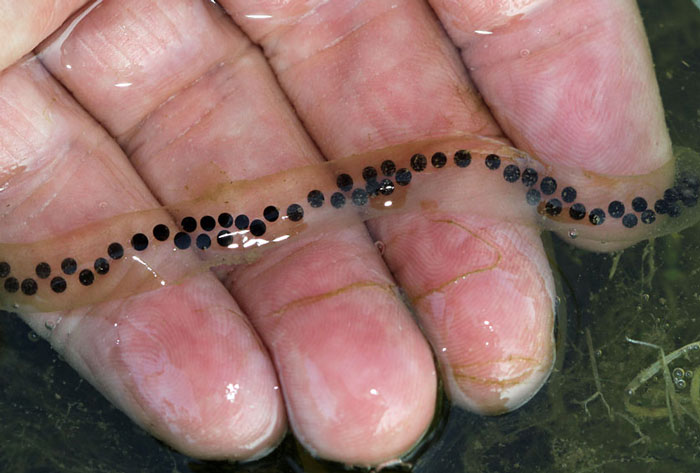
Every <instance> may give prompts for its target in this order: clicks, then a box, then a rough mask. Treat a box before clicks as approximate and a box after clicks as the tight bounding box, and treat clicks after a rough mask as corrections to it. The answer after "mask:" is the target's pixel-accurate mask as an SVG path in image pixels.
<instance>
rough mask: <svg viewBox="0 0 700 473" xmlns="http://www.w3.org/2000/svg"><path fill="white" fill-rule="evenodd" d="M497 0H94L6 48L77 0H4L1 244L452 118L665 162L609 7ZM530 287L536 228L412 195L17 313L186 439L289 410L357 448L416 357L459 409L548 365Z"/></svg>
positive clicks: (539, 267) (396, 412)
mask: <svg viewBox="0 0 700 473" xmlns="http://www.w3.org/2000/svg"><path fill="white" fill-rule="evenodd" d="M39 3H41V2H39ZM505 3H507V2H500V3H496V4H494V2H486V1H483V2H482V1H476V2H475V1H466V0H464V1H460V2H454V1H441V0H433V1H432V2H431V6H432V8H433V9H434V10H431V9H430V7H429V6H428V5H427V4H423V3H421V2H418V1H413V0H404V1H399V2H396V1H392V2H389V1H384V0H378V1H364V2H363V1H359V0H356V1H338V2H321V1H313V2H277V1H259V0H255V1H253V0H229V1H222V2H221V8H220V7H218V6H215V5H212V4H211V3H209V2H203V1H198V0H193V1H178V2H169V3H168V5H167V6H165V5H164V4H162V3H144V2H136V1H126V2H113V1H106V2H103V3H101V4H99V5H98V6H96V7H94V8H91V9H89V10H88V9H84V10H82V11H80V12H78V13H77V14H76V17H75V18H76V19H77V18H80V21H79V22H78V21H74V22H71V21H69V22H68V23H67V24H66V26H65V27H64V28H62V29H59V30H58V31H57V32H56V33H55V34H54V35H52V36H51V37H49V38H47V39H46V40H45V41H44V42H43V43H42V44H41V45H40V46H39V47H38V48H37V49H36V50H35V52H34V53H31V54H30V56H29V57H27V58H25V59H24V61H23V62H21V63H18V64H15V65H10V64H11V63H13V61H15V60H16V59H18V58H19V57H20V56H21V55H22V54H24V53H26V52H27V51H29V50H30V49H31V48H32V47H34V46H35V44H36V43H37V42H38V41H40V40H42V39H43V38H44V36H46V35H47V34H48V33H49V32H50V31H51V30H52V29H54V28H57V27H58V26H59V23H61V21H60V20H61V19H64V18H66V17H67V16H68V15H70V14H71V12H72V9H73V8H77V7H78V6H79V4H80V2H74V4H72V5H70V4H68V3H65V2H64V3H63V4H62V5H61V6H60V7H55V8H59V9H60V8H66V10H56V9H54V10H52V13H53V14H52V15H48V14H47V13H46V12H43V14H38V13H37V14H35V13H32V12H24V14H20V13H22V12H20V11H19V10H17V8H15V10H17V11H16V14H17V15H18V17H17V20H16V21H15V22H14V23H13V22H9V23H8V24H9V25H11V26H12V27H16V28H18V30H17V31H19V30H20V29H21V30H22V31H23V35H19V33H17V36H16V37H17V40H16V42H14V43H12V45H13V46H12V47H10V48H8V51H10V52H4V53H3V54H5V56H3V58H2V59H3V61H4V63H3V65H6V66H7V68H6V69H5V71H4V72H3V73H2V76H0V110H1V111H2V113H0V143H1V144H2V146H0V150H1V151H0V163H1V166H2V175H3V176H4V177H5V180H6V181H8V182H10V185H8V186H6V187H7V188H6V189H5V190H4V191H3V193H2V196H1V197H0V199H1V200H2V202H1V203H2V205H3V208H4V209H5V211H4V213H3V216H2V225H1V226H0V238H1V240H2V242H24V241H27V240H30V241H33V240H39V239H43V238H50V237H51V236H53V235H57V234H61V233H63V232H66V231H69V230H71V229H73V228H76V227H79V226H82V225H84V224H86V223H87V222H90V221H93V220H97V219H100V218H110V217H113V216H117V215H120V214H124V213H126V212H133V211H138V210H142V209H151V208H154V207H157V206H158V205H159V204H164V205H168V204H173V203H177V202H180V201H183V200H186V199H189V198H193V197H196V196H198V195H200V194H202V193H205V192H206V191H207V190H208V189H210V188H211V187H212V186H214V185H215V184H216V183H219V182H222V181H225V180H240V179H248V178H256V177H259V176H264V175H267V174H271V173H273V172H278V171H281V170H284V169H291V168H297V167H300V166H303V165H307V164H313V163H317V162H320V161H322V160H323V159H329V160H333V159H338V158H343V157H345V156H349V155H353V154H362V153H365V152H368V151H372V150H376V149H380V148H385V147H387V146H392V145H400V144H402V143H405V142H413V141H416V140H421V139H426V138H434V137H441V136H447V135H454V134H458V133H471V134H478V135H482V136H488V137H494V138H500V139H503V140H508V139H509V140H510V142H511V143H512V144H514V145H515V146H517V147H519V148H522V149H524V150H526V151H528V152H530V153H532V154H533V155H537V156H538V157H539V159H541V160H542V161H544V162H545V163H550V164H552V165H553V166H555V167H556V166H557V165H565V166H568V167H576V168H579V169H581V170H582V171H593V172H596V173H605V174H617V175H636V174H646V173H648V172H651V171H654V170H656V169H658V168H660V167H662V166H663V165H664V164H666V163H667V162H668V160H669V159H670V158H671V151H670V143H669V140H668V136H667V133H666V130H665V126H664V123H663V111H662V109H661V104H660V100H659V97H658V91H657V86H656V83H655V81H654V76H653V70H652V65H651V58H650V57H649V52H648V46H647V44H646V38H645V36H644V31H643V26H642V24H641V20H640V18H639V15H638V12H637V9H636V5H635V3H634V2H631V1H615V2H613V1H611V0H607V1H604V0H593V1H591V0H579V1H572V2H542V1H531V2H520V3H519V5H518V6H517V8H516V7H514V6H512V5H511V6H504V5H505ZM42 5H43V3H42ZM46 5H48V3H47V4H46ZM30 8H37V6H36V5H33V6H32V7H30ZM45 8H47V9H48V10H51V7H49V6H46V7H45ZM88 8H90V7H88ZM224 9H225V10H224ZM517 9H521V12H525V14H524V16H523V15H519V14H517V13H518V12H517V11H515V10H517ZM15 10H12V11H13V12H15ZM261 13H265V14H268V15H270V18H266V19H260V18H258V17H257V15H260V14H261ZM45 18H52V21H54V24H53V25H51V26H47V23H46V22H45V21H44V20H43V19H45ZM39 19H42V21H39ZM440 22H441V23H440ZM16 25H22V28H19V26H16ZM475 31H478V32H475ZM485 32H491V33H493V34H485ZM251 41H252V43H251ZM253 43H254V44H258V45H259V46H260V49H259V48H257V47H254V46H252V44H253ZM458 48H459V49H458ZM261 51H262V52H261ZM263 52H264V54H263ZM34 54H36V55H37V56H36V57H35V56H34ZM467 71H468V73H467ZM477 90H478V92H479V93H480V94H481V96H480V95H478V93H477ZM67 92H70V94H68V93H67ZM71 94H72V96H71ZM482 99H483V101H482ZM486 104H488V107H487V106H486ZM168 218H172V217H170V216H168V215H167V213H164V214H163V219H168ZM373 239H374V240H378V241H381V242H383V245H384V247H385V250H384V252H383V254H380V253H379V252H378V251H377V247H376V246H375V245H374V242H373ZM192 257H193V258H194V256H192ZM164 258H167V257H166V256H164ZM162 264H167V261H165V260H164V261H163V262H162ZM397 287H401V288H402V289H403V290H404V291H405V294H406V298H407V299H408V300H409V301H410V303H411V305H412V310H413V311H414V314H412V313H411V312H410V311H409V309H408V307H407V305H406V304H405V300H404V299H403V298H402V297H401V296H400V295H399V292H398V290H397ZM553 298H554V289H553V283H552V276H551V271H550V269H549V267H548V265H547V261H546V258H545V255H544V252H543V249H542V245H541V242H540V239H539V229H538V228H536V227H533V226H531V225H525V224H520V223H518V222H517V221H501V220H498V219H494V218H489V217H488V216H486V215H484V214H483V213H478V212H477V213H470V212H469V209H468V207H465V209H464V210H462V211H457V210H451V211H449V212H436V211H434V210H431V209H429V208H428V209H424V211H422V212H415V213H413V214H410V218H407V217H406V215H396V216H389V217H383V218H381V219H378V220H373V221H372V222H370V223H369V224H368V225H367V226H366V227H365V226H362V225H351V224H348V226H347V228H346V229H341V230H337V231H334V232H331V233H325V234H305V235H300V238H298V239H297V240H295V241H294V242H290V244H288V245H284V246H280V247H279V248H275V249H272V250H270V251H269V252H266V253H265V254H264V255H262V256H261V257H260V258H259V259H257V260H256V261H254V262H252V263H250V264H246V265H236V266H234V267H226V268H217V271H216V272H215V273H202V274H199V275H197V276H194V277H192V278H189V279H187V280H186V281H185V282H183V283H182V284H179V285H176V286H170V287H166V288H163V289H161V290H157V291H151V292H147V293H144V294H139V295H135V296H133V297H130V298H127V299H124V300H117V301H110V302H103V303H99V304H96V305H93V306H88V307H83V308H80V309H73V310H69V311H64V312H56V313H42V314H39V313H24V314H23V317H24V318H25V320H26V321H27V322H28V323H29V324H30V325H31V326H32V327H33V328H34V329H35V330H36V331H37V332H38V333H40V334H42V335H43V336H46V337H47V338H48V339H49V341H50V342H51V344H52V345H53V346H54V347H55V348H56V350H57V351H59V352H60V353H61V354H62V355H63V356H64V357H65V359H66V360H68V361H69V362H70V363H71V364H72V365H73V366H74V367H75V368H76V369H77V370H78V371H79V372H80V373H81V374H82V375H83V376H85V377H86V379H88V380H89V381H90V382H91V383H93V384H94V385H95V386H96V387H97V388H98V389H100V390H101V391H102V392H103V393H104V394H105V395H106V396H107V397H108V398H109V399H110V400H111V401H112V402H114V403H115V404H116V405H117V406H119V407H120V408H121V409H123V410H124V411H125V412H126V413H127V414H128V415H129V416H130V417H131V418H132V419H134V420H135V421H136V422H138V423H139V424H140V425H142V426H144V427H145V428H147V429H149V430H150V431H151V432H153V434H154V435H156V436H158V437H159V438H162V439H163V440H164V441H166V442H168V443H170V444H171V445H173V446H174V447H175V448H177V449H179V450H181V451H183V452H185V453H188V454H190V455H193V456H197V457H202V458H231V459H250V458H255V457H258V456H261V455H264V454H265V453H267V452H268V451H269V450H270V449H272V448H274V446H275V445H276V444H277V443H278V442H279V441H280V439H281V436H282V435H283V434H284V432H285V429H286V426H287V425H289V426H290V427H291V428H292V429H293V431H294V433H295V435H296V436H297V437H298V438H299V439H300V440H301V441H302V442H303V443H304V444H305V445H306V446H307V447H308V448H309V449H310V450H311V451H312V452H314V453H316V454H317V455H319V456H322V457H324V458H329V459H332V460H338V461H342V462H346V463H351V464H361V465H372V464H379V463H382V462H385V461H389V460H392V459H395V458H397V457H399V456H400V455H401V454H402V453H403V452H405V451H406V450H408V449H410V447H411V446H412V445H414V444H415V442H417V441H418V440H419V439H420V437H421V435H422V434H423V433H424V432H425V429H426V428H427V426H428V424H429V422H430V420H431V418H432V415H433V411H434V404H435V398H436V385H437V376H438V375H441V376H443V379H444V381H445V386H446V388H447V391H448V393H449V395H450V396H451V398H452V400H453V401H454V402H455V403H456V404H458V405H460V406H463V407H465V408H469V409H472V410H474V411H476V412H482V413H488V414H497V413H501V412H505V411H507V410H509V409H514V408H516V407H518V406H519V405H521V404H522V403H524V402H526V401H527V400H528V399H529V398H530V397H531V396H532V395H533V394H534V393H535V392H536V391H537V390H538V389H539V387H540V386H541V385H542V383H543V382H544V381H545V380H546V378H547V375H548V374H549V370H550V367H551V364H552V361H553V351H552V348H553V346H552V325H553V316H554V315H553ZM413 315H415V317H416V318H417V322H418V323H416V321H415V320H414V318H413ZM418 324H420V326H421V328H422V331H421V330H419V328H418ZM47 326H49V327H53V329H52V330H48V329H47V328H46V327H47ZM431 346H432V350H433V351H432V352H431ZM433 352H434V353H435V355H436V356H437V358H438V361H439V367H440V369H439V370H436V368H435V365H434V363H433Z"/></svg>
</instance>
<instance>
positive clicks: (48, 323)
mask: <svg viewBox="0 0 700 473" xmlns="http://www.w3.org/2000/svg"><path fill="white" fill-rule="evenodd" d="M44 327H46V330H48V331H49V332H50V331H51V330H53V329H54V328H55V327H56V324H55V323H54V322H53V321H51V320H47V321H46V322H44Z"/></svg>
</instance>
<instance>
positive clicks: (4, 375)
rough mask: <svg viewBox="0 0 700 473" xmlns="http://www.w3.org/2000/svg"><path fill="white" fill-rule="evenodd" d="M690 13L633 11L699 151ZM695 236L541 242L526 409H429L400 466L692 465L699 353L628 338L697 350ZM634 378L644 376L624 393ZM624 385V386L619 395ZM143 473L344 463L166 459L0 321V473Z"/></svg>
mask: <svg viewBox="0 0 700 473" xmlns="http://www.w3.org/2000/svg"><path fill="white" fill-rule="evenodd" d="M694 3H697V1H696V0H693V1H692V2H691V0H642V1H640V5H641V7H642V13H643V15H644V17H645V22H646V25H647V31H648V33H649V37H650V41H651V44H652V50H653V54H654V58H655V62H656V67H657V76H658V79H659V82H660V85H661V93H662V96H663V100H664V104H665V105H666V109H667V116H666V118H667V122H668V125H669V129H670V131H671V136H672V138H673V140H674V142H675V143H676V144H679V145H683V146H687V147H690V148H693V149H695V150H700V10H699V9H698V7H696V6H695V5H694ZM698 233H699V232H698V227H697V226H696V227H695V228H689V229H687V230H686V231H684V232H683V233H681V234H678V235H671V236H669V237H666V238H663V239H659V240H656V241H650V242H643V243H640V244H638V245H636V246H635V247H633V248H630V249H628V250H625V251H624V252H622V253H619V254H615V255H591V254H589V253H585V252H582V251H579V250H574V249H572V248H570V247H568V246H567V245H566V244H564V243H562V242H560V241H558V240H556V239H555V238H553V237H552V238H551V240H549V241H548V242H547V243H548V245H547V246H548V248H549V251H550V257H551V259H552V264H553V266H554V267H555V273H556V275H557V280H558V284H559V294H560V295H561V298H562V300H561V304H560V313H559V323H558V327H557V339H558V359H557V365H556V369H555V372H554V373H553V375H552V377H551V378H550V380H549V382H548V383H547V385H546V386H545V387H544V388H543V389H542V391H541V392H540V393H539V394H538V395H537V396H536V397H535V398H534V399H533V400H532V401H531V402H530V403H529V404H527V405H526V406H525V407H523V408H521V409H520V410H518V411H517V412H514V413H512V414H509V415H506V416H501V417H497V418H484V417H479V416H475V415H471V414H468V413H466V412H463V411H461V410H459V409H451V408H450V407H449V405H448V404H447V403H443V406H442V407H441V409H440V410H441V412H442V415H441V416H440V418H439V419H438V420H437V421H436V427H435V429H434V431H433V433H432V436H431V438H430V439H429V440H428V441H427V442H426V444H425V445H424V446H423V447H422V449H421V450H420V452H418V453H417V454H416V456H415V457H414V458H412V459H411V461H412V462H413V471H416V472H441V473H442V472H444V473H451V472H455V473H457V472H460V473H461V472H605V473H608V472H610V473H613V472H635V473H639V472H646V471H650V472H666V471H669V472H671V471H673V472H690V471H696V470H697V469H698V467H699V466H700V349H695V350H693V349H688V350H686V351H684V352H683V353H682V354H681V356H679V357H678V358H677V359H674V360H673V361H671V362H670V363H668V371H667V372H666V375H665V376H664V370H663V369H659V370H658V371H655V370H653V368H654V366H653V364H654V363H655V362H656V363H657V366H663V365H662V364H661V363H660V362H659V358H660V353H661V352H660V350H659V349H657V348H653V347H650V346H644V345H640V344H637V343H632V342H630V341H628V340H627V338H631V339H634V340H637V341H643V342H646V343H649V344H653V345H656V346H658V347H660V348H661V349H663V350H664V353H665V355H666V356H667V358H670V356H671V354H672V353H673V352H674V350H677V349H679V348H681V347H683V346H686V345H688V344H692V343H694V342H698V341H700V235H699V234H698ZM691 348H692V346H691ZM650 367H651V368H652V369H650ZM645 370H646V371H645ZM681 370H682V372H681ZM689 371H690V373H689ZM647 372H648V373H650V374H653V373H656V374H655V376H653V377H651V378H650V379H648V380H646V381H645V382H643V383H642V382H639V383H637V384H638V385H639V386H638V387H637V385H636V384H631V385H630V383H634V380H635V377H636V376H637V375H638V374H639V373H647ZM630 387H636V391H635V394H634V395H633V396H629V395H628V394H627V390H628V389H629V388H630ZM630 404H631V405H630ZM402 469H403V470H408V469H409V468H408V467H405V468H398V470H402ZM142 471H143V472H183V473H184V472H190V471H192V472H226V471H230V472H260V473H262V472H329V471H344V469H343V468H342V467H340V466H337V465H332V464H327V463H322V462H318V461H316V460H314V459H312V458H311V457H310V456H309V455H308V454H307V453H305V452H304V451H303V450H302V449H301V448H300V447H299V446H298V445H297V444H296V443H295V442H294V439H292V438H291V437H289V438H287V440H286V441H285V443H284V444H283V445H282V447H281V448H279V449H278V450H277V451H276V452H275V453H274V454H273V455H271V456H269V457H267V458H265V459H263V460H261V461H259V462H256V463H252V464H249V465H242V466H236V465H227V464H222V463H211V462H199V461H196V460H193V459H190V458H187V457H185V456H183V455H180V454H178V453H176V452H173V451H172V450H170V449H169V448H168V447H166V446H164V445H163V444H161V443H159V442H158V441H156V440H154V439H153V438H152V437H150V436H149V435H148V434H146V433H145V432H143V431H142V430H141V429H139V428H138V427H136V426H135V425H134V424H133V423H132V422H131V421H129V420H128V419H127V418H126V417H125V416H124V415H122V414H121V413H120V412H119V411H117V410H116V409H114V408H113V407H112V406H111V405H110V404H109V403H108V402H107V401H106V400H105V399H104V398H103V397H102V396H101V395H100V394H99V393H97V392H96V391H95V390H94V389H93V388H92V387H91V386H90V385H89V384H87V383H86V382H85V381H82V380H81V379H80V378H79V377H78V376H77V375H76V374H75V373H74V372H73V370H72V369H71V368H69V367H68V366H67V365H66V364H65V363H64V362H62V361H61V360H60V359H58V358H57V357H56V355H55V354H54V353H53V352H52V351H51V349H50V348H49V346H48V344H46V343H45V342H44V341H41V340H37V339H36V337H35V336H33V334H32V333H31V332H30V331H29V330H28V329H27V328H26V327H25V326H24V325H23V324H22V323H20V322H19V321H17V320H15V319H14V318H12V317H9V316H6V315H4V314H3V315H2V316H0V472H7V473H14V472H22V473H24V472H28V473H29V472H36V473H39V472H142Z"/></svg>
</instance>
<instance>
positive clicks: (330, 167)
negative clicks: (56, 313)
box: [0, 135, 700, 311]
mask: <svg viewBox="0 0 700 473" xmlns="http://www.w3.org/2000/svg"><path fill="white" fill-rule="evenodd" d="M676 158H677V159H676V160H675V163H674V162H670V163H669V164H668V165H666V166H664V167H662V168H660V169H658V170H656V171H654V172H653V173H650V174H646V175H642V176H633V177H632V176H631V177H611V176H605V175H600V174H592V173H583V172H580V171H577V170H574V169H568V168H565V167H556V168H553V167H551V166H546V165H544V164H542V163H541V162H539V161H538V160H536V159H534V158H532V157H530V156H528V155H527V154H526V153H523V152H522V151H519V150H517V149H514V148H511V147H508V146H505V145H503V144H502V143H500V142H498V141H494V140H490V139H486V138H480V137H474V136H466V135H465V136H458V137H448V138H440V139H435V140H429V141H421V142H415V143H408V144H405V145H401V146H395V147H391V148H386V149H382V150H377V151H372V152H369V153H366V154H362V155H358V156H352V157H349V158H345V159H341V160H337V161H332V162H326V163H321V164H317V165H311V166H306V167H302V168H297V169H292V170H289V171H285V172H281V173H278V174H273V175H270V176H265V177H262V178H259V179H254V180H245V181H235V182H228V183H222V184H220V185H218V186H217V187H216V188H215V189H214V190H213V191H211V192H209V193H207V194H206V195H203V196H201V197H199V198H197V199H194V200H190V201H186V202H181V203H178V204H176V205H171V206H167V207H164V208H157V209H151V210H145V211H141V212H133V213H129V214H123V215H119V216H116V217H113V218H110V219H106V220H102V221H96V222H92V223H89V224H87V225H85V226H82V227H80V228H77V229H75V230H73V231H70V232H68V233H65V234H62V235H58V236H56V237H54V238H51V239H47V240H42V241H37V242H33V243H21V244H17V243H2V244H0V300H1V301H2V305H3V307H6V308H10V309H15V310H17V309H20V310H21V309H23V308H31V309H33V310H39V311H45V310H46V311H53V310H62V309H69V308H74V307H79V306H84V305H89V304H94V303H97V302H102V301H106V300H112V299H117V298H123V297H128V296H130V295H133V294H137V293H141V292H144V291H149V290H153V289H156V288H158V287H163V286H167V285H172V284H177V283H179V282H182V281H183V280H185V279H186V278H188V277H191V276H192V275H193V274H196V273H197V272H199V271H203V270H206V269H208V268H211V267H213V266H218V265H222V264H238V263H245V262H249V261H252V260H254V259H255V258H257V257H258V256H259V255H260V254H261V252H262V251H263V250H264V249H266V248H269V247H274V246H275V245H276V244H282V243H283V242H285V241H288V240H290V239H295V238H297V237H299V236H304V235H309V236H311V235H317V234H322V233H325V232H330V231H333V230H336V229H339V228H345V227H347V226H348V225H352V224H356V223H360V222H362V221H365V220H368V219H373V218H377V217H381V216H384V215H388V214H396V213H405V214H406V215H410V212H417V211H420V212H426V211H431V212H464V213H469V214H480V215H484V216H488V217H490V218H492V219H506V220H508V221H511V222H518V223H521V224H526V225H533V226H537V227H540V228H546V229H550V230H555V231H560V232H572V231H573V232H576V234H577V235H580V236H581V237H583V238H587V239H589V240H597V241H608V242H633V241H637V240H640V239H643V238H646V237H649V236H654V235H661V234H664V233H668V232H671V231H676V230H678V229H680V228H683V227H686V226H689V225H690V224H692V223H693V222H695V221H696V220H697V218H698V216H697V214H698V212H697V205H696V204H697V201H698V194H699V190H700V180H699V179H698V177H697V175H696V174H694V173H693V171H695V170H698V169H700V167H698V157H697V154H696V153H694V152H692V151H690V150H678V151H677V153H676Z"/></svg>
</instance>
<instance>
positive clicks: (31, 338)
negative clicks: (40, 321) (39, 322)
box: [27, 330, 39, 342]
mask: <svg viewBox="0 0 700 473" xmlns="http://www.w3.org/2000/svg"><path fill="white" fill-rule="evenodd" d="M27 338H29V341H30V342H36V341H37V340H39V335H37V333H36V332H35V331H33V330H32V331H31V332H29V333H28V334H27Z"/></svg>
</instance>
